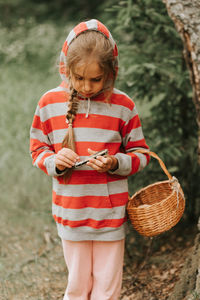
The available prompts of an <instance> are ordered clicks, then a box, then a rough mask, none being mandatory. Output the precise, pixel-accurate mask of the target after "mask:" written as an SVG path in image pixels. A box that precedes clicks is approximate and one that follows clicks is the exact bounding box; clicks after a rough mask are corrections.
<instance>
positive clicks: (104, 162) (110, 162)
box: [87, 149, 118, 173]
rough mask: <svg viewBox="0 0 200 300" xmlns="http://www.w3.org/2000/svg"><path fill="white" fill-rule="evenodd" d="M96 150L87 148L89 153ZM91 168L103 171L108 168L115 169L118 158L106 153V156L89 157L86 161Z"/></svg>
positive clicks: (93, 152)
mask: <svg viewBox="0 0 200 300" xmlns="http://www.w3.org/2000/svg"><path fill="white" fill-rule="evenodd" d="M96 152H97V151H93V150H91V149H88V153H89V154H90V155H92V154H95V153H96ZM87 165H88V166H89V167H91V168H92V169H94V170H96V171H98V172H100V173H103V172H107V171H109V170H115V169H117V167H118V160H117V158H116V157H115V156H113V155H109V154H107V155H106V156H97V158H91V159H90V160H89V162H88V163H87Z"/></svg>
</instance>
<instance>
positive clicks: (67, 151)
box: [58, 148, 80, 161]
mask: <svg viewBox="0 0 200 300" xmlns="http://www.w3.org/2000/svg"><path fill="white" fill-rule="evenodd" d="M58 153H59V154H62V155H64V156H65V157H68V158H70V159H72V160H73V159H74V160H76V161H77V160H79V159H80V157H79V156H78V154H77V153H75V152H74V151H73V150H71V149H69V148H62V149H61V150H60V151H59V152H58Z"/></svg>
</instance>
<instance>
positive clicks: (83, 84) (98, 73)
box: [70, 60, 105, 98]
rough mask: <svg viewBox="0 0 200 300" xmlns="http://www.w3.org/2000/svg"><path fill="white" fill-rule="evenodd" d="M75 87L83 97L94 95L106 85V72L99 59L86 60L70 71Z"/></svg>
mask: <svg viewBox="0 0 200 300" xmlns="http://www.w3.org/2000/svg"><path fill="white" fill-rule="evenodd" d="M70 76H71V82H72V86H73V88H74V89H75V90H76V91H77V92H78V93H79V94H81V95H82V96H83V97H88V98H90V97H92V96H94V95H95V94H97V93H98V92H100V91H101V90H102V89H103V87H104V82H105V74H104V71H103V70H102V69H101V68H100V66H99V64H98V63H97V61H95V60H94V61H93V60H92V61H91V60H88V61H84V63H79V64H77V65H76V66H75V67H74V68H73V71H72V70H71V71H70Z"/></svg>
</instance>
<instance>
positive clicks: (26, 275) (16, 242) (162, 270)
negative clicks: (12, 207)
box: [0, 222, 196, 300]
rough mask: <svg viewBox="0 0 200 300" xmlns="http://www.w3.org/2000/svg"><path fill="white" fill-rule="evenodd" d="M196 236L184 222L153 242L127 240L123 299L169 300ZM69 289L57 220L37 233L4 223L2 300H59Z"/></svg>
mask: <svg viewBox="0 0 200 300" xmlns="http://www.w3.org/2000/svg"><path fill="white" fill-rule="evenodd" d="M1 225H2V224H1ZM1 229H2V227H1ZM183 232H184V236H183ZM195 235H196V226H189V227H188V226H187V227H185V226H184V225H183V224H182V225H181V224H180V225H179V226H177V227H175V228H174V229H173V230H170V231H169V232H167V233H165V234H163V235H161V236H159V237H156V238H154V239H153V241H151V240H150V239H149V238H144V237H141V236H139V235H137V234H135V235H134V234H133V235H132V236H131V237H130V236H129V243H127V244H126V254H125V262H124V276H123V287H122V294H121V300H142V299H143V300H144V299H146V300H158V299H159V300H166V299H167V298H168V297H169V295H170V294H171V292H172V290H173V287H174V285H175V283H176V282H177V280H178V279H179V275H180V271H181V269H182V267H183V265H184V262H185V259H186V257H187V255H188V254H189V253H190V251H191V247H192V246H193V244H194V237H195ZM150 244H151V245H150ZM66 285H67V270H66V267H65V263H64V259H63V253H62V248H61V244H60V240H59V238H58V237H57V232H56V228H55V224H53V222H52V224H51V223H49V224H48V225H46V226H45V227H44V228H43V227H42V226H41V228H40V230H39V233H38V232H37V234H36V233H35V232H34V227H33V230H30V224H29V230H27V228H26V226H25V227H24V226H23V227H22V226H21V225H20V223H19V224H18V225H17V224H15V226H10V225H9V222H8V226H7V227H6V224H4V230H1V236H0V300H25V299H30V300H61V299H62V297H63V293H64V290H65V288H66ZM97 300H100V299H97Z"/></svg>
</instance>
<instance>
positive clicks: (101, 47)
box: [62, 30, 116, 152]
mask: <svg viewBox="0 0 200 300" xmlns="http://www.w3.org/2000/svg"><path fill="white" fill-rule="evenodd" d="M88 59H91V60H93V59H95V60H96V61H97V63H98V64H99V67H100V68H101V69H102V70H103V72H104V76H105V78H106V80H105V85H104V91H103V92H104V94H105V97H106V100H107V101H109V96H110V95H111V93H112V90H113V87H114V82H115V78H116V69H115V67H114V63H113V61H114V57H113V47H112V44H111V42H110V41H109V39H108V38H107V37H106V36H104V35H103V34H102V33H100V32H98V31H95V30H87V31H84V32H82V33H81V34H79V35H78V36H77V37H76V38H75V39H74V40H73V41H72V43H71V44H70V46H69V49H68V52H67V65H66V67H67V73H68V74H69V73H70V70H72V71H73V68H74V66H75V65H76V64H78V63H81V62H84V61H86V60H87V61H88ZM68 78H69V89H70V95H69V100H68V110H67V114H66V119H67V122H68V124H69V128H68V131H67V133H66V135H65V137H64V139H63V142H62V147H67V148H70V149H72V150H73V151H74V152H75V151H76V147H75V139H74V132H73V121H74V119H75V116H76V112H77V110H78V103H79V99H78V97H77V92H76V91H75V90H74V88H73V86H72V84H71V78H70V76H68Z"/></svg>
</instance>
